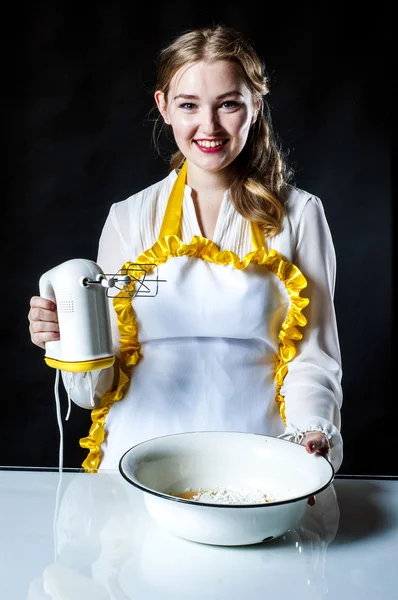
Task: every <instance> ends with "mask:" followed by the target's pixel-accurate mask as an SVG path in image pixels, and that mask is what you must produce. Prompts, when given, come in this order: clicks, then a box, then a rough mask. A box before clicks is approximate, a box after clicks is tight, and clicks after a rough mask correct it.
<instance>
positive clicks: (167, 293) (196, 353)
mask: <svg viewBox="0 0 398 600" xmlns="http://www.w3.org/2000/svg"><path fill="white" fill-rule="evenodd" d="M185 177H186V166H185V164H184V166H183V168H182V169H181V171H180V174H179V176H178V178H177V180H176V182H175V184H174V188H173V190H172V192H171V194H170V198H169V202H168V205H167V208H166V213H165V216H164V220H163V225H162V229H161V232H160V235H159V239H158V241H157V242H156V243H155V245H154V246H153V247H152V248H151V249H150V250H148V251H147V252H144V253H143V254H142V255H141V256H140V257H138V259H137V261H136V263H141V264H143V265H148V267H147V269H148V272H150V270H151V269H152V266H149V265H154V264H156V265H157V268H158V277H159V278H160V279H161V280H165V282H164V283H161V284H160V285H159V291H158V294H157V295H156V296H155V297H151V298H143V297H135V298H134V299H133V301H131V299H126V298H118V297H116V298H115V300H114V306H115V309H116V311H117V313H118V321H119V330H120V333H121V357H122V358H121V369H120V376H121V379H120V381H119V386H118V388H117V389H116V390H115V391H113V392H108V393H107V394H105V396H104V397H103V398H102V400H101V405H100V408H98V409H95V410H93V411H92V420H93V425H92V427H91V429H90V433H89V436H88V437H87V438H83V439H82V440H80V444H81V446H82V447H84V448H87V449H89V451H90V452H89V456H88V457H87V459H86V460H85V462H84V463H83V466H84V467H85V468H86V469H87V470H90V471H91V470H96V469H98V467H99V465H100V466H101V469H117V468H118V464H119V460H120V458H121V456H122V455H123V454H124V452H126V451H127V450H128V449H129V448H131V447H132V446H133V445H135V444H137V443H139V442H141V441H144V440H146V439H150V438H153V437H157V436H161V435H167V434H173V433H180V432H187V431H210V430H213V431H215V430H219V431H220V430H222V431H244V432H253V433H262V434H267V435H275V436H277V435H280V434H281V433H283V431H284V429H285V425H284V421H283V416H284V401H283V398H282V397H281V396H280V394H279V389H280V387H281V384H282V381H283V378H284V376H285V374H286V372H287V362H288V361H289V360H291V358H292V357H293V355H294V352H295V350H294V343H293V340H294V339H299V338H300V337H301V334H300V333H299V332H298V330H297V329H296V325H304V324H305V319H304V317H303V315H301V309H302V308H304V306H305V305H306V304H307V303H308V301H307V300H306V299H304V298H301V297H299V291H300V289H301V288H302V287H304V286H305V279H304V277H303V276H302V275H301V273H300V272H299V271H298V269H297V268H296V267H294V265H292V264H291V263H288V262H287V261H284V259H283V257H281V256H280V255H279V254H278V253H277V252H276V251H274V250H272V251H271V252H269V253H268V252H267V248H266V246H265V242H264V239H263V236H262V235H261V233H260V230H259V229H258V228H256V226H253V225H252V239H253V252H251V253H249V254H248V255H246V257H244V258H243V259H242V260H241V259H240V258H239V257H238V256H237V255H236V254H234V253H232V252H230V251H222V252H220V250H219V249H218V248H217V247H216V246H215V245H214V244H213V242H211V241H210V240H207V239H206V238H203V237H199V236H195V237H194V238H193V240H192V241H191V243H190V244H189V245H187V244H183V243H182V241H181V239H180V238H179V237H178V233H179V227H180V222H181V210H182V198H183V190H184V185H185ZM129 264H130V263H126V265H124V266H123V269H127V268H128V265H129ZM123 269H122V272H123Z"/></svg>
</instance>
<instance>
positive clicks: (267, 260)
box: [80, 163, 309, 472]
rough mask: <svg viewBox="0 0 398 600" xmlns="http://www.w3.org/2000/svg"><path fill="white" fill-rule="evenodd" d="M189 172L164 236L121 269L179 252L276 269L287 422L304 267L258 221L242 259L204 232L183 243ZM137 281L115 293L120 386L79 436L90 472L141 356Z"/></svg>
mask: <svg viewBox="0 0 398 600" xmlns="http://www.w3.org/2000/svg"><path fill="white" fill-rule="evenodd" d="M185 177H186V163H184V165H183V167H182V168H181V171H180V173H179V176H178V177H177V179H176V181H175V183H174V186H173V189H172V192H171V194H170V199H169V202H168V205H167V208H166V213H165V217H164V220H163V225H162V229H161V236H160V237H159V239H158V240H157V241H156V242H155V244H154V245H153V246H152V248H150V249H149V250H146V251H145V252H143V253H142V254H141V255H140V256H139V257H138V258H137V260H136V261H135V262H134V263H133V262H126V263H125V264H124V265H123V267H122V269H121V270H120V272H121V273H122V274H123V273H126V272H128V269H129V268H130V267H132V266H136V265H137V264H139V265H140V266H142V270H143V271H145V272H146V273H147V274H149V273H150V272H151V271H152V270H153V269H154V268H155V266H159V265H161V264H163V263H165V262H166V261H167V260H169V259H170V258H177V257H179V256H189V257H195V258H201V259H202V260H206V261H208V262H209V263H214V264H217V265H233V267H234V268H235V269H239V270H243V269H246V268H247V266H248V265H250V264H256V265H260V266H265V267H267V268H268V269H269V270H270V271H272V273H274V274H275V275H276V276H277V277H278V278H279V279H280V280H281V281H282V282H283V283H284V285H285V287H286V291H287V293H288V296H289V300H290V308H289V311H288V313H287V315H286V318H285V320H284V321H283V323H282V326H281V330H280V333H279V340H280V345H279V351H278V354H277V356H276V365H275V383H276V396H275V401H276V402H277V404H278V408H279V412H280V415H281V418H282V420H283V422H284V424H285V425H286V414H285V400H284V397H283V396H282V395H281V393H280V390H281V387H282V385H283V381H284V379H285V377H286V374H287V372H288V365H287V363H288V362H290V361H291V360H292V359H293V358H294V356H295V354H296V348H295V341H297V340H300V339H301V338H302V337H303V336H302V333H301V332H300V331H299V330H298V329H297V327H304V326H305V325H306V323H307V320H306V318H305V317H304V315H303V314H302V310H303V309H304V308H305V307H306V306H307V305H308V303H309V299H308V298H302V297H301V296H300V292H301V290H303V289H304V288H305V287H306V286H307V281H306V279H305V277H304V275H303V274H302V273H301V271H300V270H299V269H298V268H297V267H296V266H295V265H294V264H293V263H291V262H289V261H287V260H285V258H284V257H283V256H282V255H281V254H280V253H278V252H276V251H275V250H270V251H269V252H268V251H267V248H266V246H265V241H264V239H263V236H262V233H261V230H260V228H259V227H258V226H257V225H256V224H253V223H251V232H252V243H253V247H254V248H255V249H254V250H253V251H252V252H249V253H248V254H246V256H245V257H244V258H243V259H240V258H239V256H238V255H237V254H235V253H234V252H231V251H229V250H223V251H220V250H219V248H218V247H217V246H216V245H215V244H214V242H212V241H211V240H208V239H207V238H204V237H201V236H194V237H193V238H192V240H191V242H190V244H184V243H183V242H182V241H181V239H180V238H179V237H178V235H176V234H175V233H173V232H175V231H178V232H179V227H180V223H181V208H180V207H181V206H182V197H183V190H184V186H185ZM162 234H163V235H162ZM261 240H262V244H261ZM260 244H261V245H260ZM134 285H135V284H134V283H131V284H130V285H129V286H127V287H125V288H123V290H121V291H120V292H119V294H118V295H117V296H116V297H115V298H114V299H113V306H114V309H115V311H116V314H117V319H118V328H119V332H120V360H119V380H118V384H117V387H116V389H115V390H113V391H110V392H107V393H106V394H104V396H103V397H102V398H101V402H100V406H99V407H98V408H96V409H94V410H93V411H92V412H91V419H92V426H91V428H90V431H89V434H88V436H87V437H85V438H82V439H81V440H80V446H81V447H82V448H85V449H87V450H88V451H89V453H88V456H87V458H86V459H85V461H84V462H83V464H82V466H83V468H84V469H85V470H86V471H89V472H92V471H96V470H97V469H98V467H99V464H100V462H101V449H100V447H101V444H102V442H103V441H104V439H105V427H104V426H105V420H106V416H107V415H108V413H109V411H110V409H111V407H112V405H113V404H114V402H118V401H119V400H121V399H122V398H123V396H124V394H125V392H126V390H127V388H128V386H129V384H130V377H131V370H132V367H133V366H134V365H135V364H136V363H137V362H138V360H139V358H140V343H139V341H138V324H137V320H136V317H135V312H134V309H133V306H132V301H131V298H132V296H133V295H134ZM126 292H128V294H127V293H126Z"/></svg>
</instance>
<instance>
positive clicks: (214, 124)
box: [202, 108, 219, 136]
mask: <svg viewBox="0 0 398 600" xmlns="http://www.w3.org/2000/svg"><path fill="white" fill-rule="evenodd" d="M218 127H219V122H218V117H217V110H215V109H212V108H208V109H206V110H205V112H204V114H203V121H202V128H203V133H205V134H206V135H208V136H211V135H212V134H214V133H215V132H216V131H217V129H218Z"/></svg>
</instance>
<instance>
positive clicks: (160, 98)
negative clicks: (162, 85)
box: [155, 90, 170, 125]
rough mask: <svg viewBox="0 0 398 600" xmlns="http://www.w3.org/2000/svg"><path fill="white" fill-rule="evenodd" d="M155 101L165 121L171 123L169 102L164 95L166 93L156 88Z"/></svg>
mask: <svg viewBox="0 0 398 600" xmlns="http://www.w3.org/2000/svg"><path fill="white" fill-rule="evenodd" d="M155 102H156V106H157V107H158V109H159V112H160V114H161V115H162V117H163V119H164V122H165V123H166V124H167V125H170V119H169V116H168V114H167V102H166V98H165V96H164V93H163V92H161V91H160V90H156V92H155Z"/></svg>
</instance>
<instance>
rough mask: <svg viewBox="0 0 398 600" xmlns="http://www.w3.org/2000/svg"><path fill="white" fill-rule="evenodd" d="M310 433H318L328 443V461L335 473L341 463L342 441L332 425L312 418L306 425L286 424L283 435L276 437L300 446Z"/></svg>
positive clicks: (318, 418)
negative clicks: (321, 434) (322, 435)
mask: <svg viewBox="0 0 398 600" xmlns="http://www.w3.org/2000/svg"><path fill="white" fill-rule="evenodd" d="M312 431H320V432H321V433H323V434H324V435H325V437H326V439H327V440H328V442H329V448H330V450H329V460H330V462H331V463H332V465H333V468H334V470H335V471H337V470H338V469H339V468H340V466H341V463H342V461H343V439H342V437H341V433H340V431H339V430H338V429H337V427H336V426H335V425H333V423H331V422H330V421H327V420H326V419H323V418H322V417H313V418H309V419H306V423H305V424H304V423H295V424H293V423H288V426H287V427H286V429H285V431H284V433H282V434H281V435H279V436H278V437H279V438H280V439H283V440H289V441H292V442H295V443H296V444H301V442H302V441H303V438H304V435H305V434H306V433H309V432H312Z"/></svg>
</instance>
